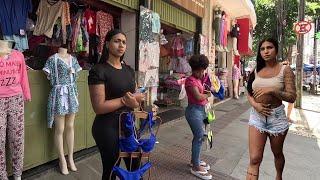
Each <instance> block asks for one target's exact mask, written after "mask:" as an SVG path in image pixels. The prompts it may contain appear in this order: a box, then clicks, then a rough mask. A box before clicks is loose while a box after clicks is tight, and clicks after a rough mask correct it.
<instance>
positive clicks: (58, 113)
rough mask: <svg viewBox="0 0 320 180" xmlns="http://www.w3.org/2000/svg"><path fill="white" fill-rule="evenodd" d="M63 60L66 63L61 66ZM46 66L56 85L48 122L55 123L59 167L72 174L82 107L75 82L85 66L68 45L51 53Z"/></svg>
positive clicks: (75, 168) (51, 96)
mask: <svg viewBox="0 0 320 180" xmlns="http://www.w3.org/2000/svg"><path fill="white" fill-rule="evenodd" d="M59 60H61V61H59ZM59 63H63V64H64V65H62V64H60V66H59ZM58 67H60V69H59V68H58ZM56 69H57V70H58V72H56ZM43 70H44V71H45V73H46V74H47V76H48V79H50V81H51V85H52V86H53V88H52V90H51V93H50V96H49V103H48V126H49V128H51V127H52V126H53V123H54V130H55V133H54V144H55V147H56V149H57V152H58V157H59V167H60V170H61V173H62V174H64V175H67V174H69V170H68V167H69V169H70V170H71V171H77V167H76V166H75V163H74V159H73V148H74V119H75V113H76V112H77V111H78V108H79V103H78V93H77V87H76V84H75V83H76V78H77V74H78V72H79V71H80V70H81V67H80V66H79V64H78V61H77V59H76V58H75V57H73V56H71V55H70V54H69V53H68V49H66V48H64V47H62V48H59V51H58V53H56V54H54V55H53V56H51V57H49V59H48V60H47V62H46V65H45V67H44V69H43ZM52 99H53V100H52ZM50 100H51V101H50ZM64 133H65V138H66V139H65V140H66V144H67V148H68V161H66V158H65V156H64V148H63V140H64V139H63V137H64V136H63V134H64Z"/></svg>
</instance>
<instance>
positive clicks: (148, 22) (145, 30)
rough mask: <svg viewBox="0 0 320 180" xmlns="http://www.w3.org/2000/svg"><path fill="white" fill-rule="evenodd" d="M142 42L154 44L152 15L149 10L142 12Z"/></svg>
mask: <svg viewBox="0 0 320 180" xmlns="http://www.w3.org/2000/svg"><path fill="white" fill-rule="evenodd" d="M140 40H141V41H144V42H153V41H154V39H153V34H152V13H151V11H150V10H148V9H143V10H141V11H140Z"/></svg>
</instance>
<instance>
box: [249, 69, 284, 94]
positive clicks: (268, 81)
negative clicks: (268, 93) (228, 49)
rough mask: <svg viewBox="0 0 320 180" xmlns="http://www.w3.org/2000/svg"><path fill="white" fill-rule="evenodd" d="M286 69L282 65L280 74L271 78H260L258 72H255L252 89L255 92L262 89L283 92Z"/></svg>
mask: <svg viewBox="0 0 320 180" xmlns="http://www.w3.org/2000/svg"><path fill="white" fill-rule="evenodd" d="M285 67H286V66H284V65H282V67H281V70H280V72H279V74H278V75H276V76H274V77H271V78H262V77H259V75H258V73H257V71H255V79H254V81H253V83H252V89H253V90H255V89H257V88H262V87H275V88H277V90H283V89H284V75H283V71H284V69H285Z"/></svg>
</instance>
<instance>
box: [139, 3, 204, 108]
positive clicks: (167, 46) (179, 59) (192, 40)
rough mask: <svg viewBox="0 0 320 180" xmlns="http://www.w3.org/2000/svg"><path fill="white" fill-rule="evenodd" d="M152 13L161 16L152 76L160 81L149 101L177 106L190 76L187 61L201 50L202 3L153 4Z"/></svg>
mask: <svg viewBox="0 0 320 180" xmlns="http://www.w3.org/2000/svg"><path fill="white" fill-rule="evenodd" d="M199 2H200V4H199ZM151 9H152V10H153V11H154V12H156V13H157V14H159V16H160V22H161V31H160V34H159V35H158V38H157V42H158V44H159V54H160V57H157V58H158V59H159V62H158V64H159V66H158V69H157V72H154V73H156V74H157V77H156V78H158V79H159V81H158V83H156V84H154V85H153V86H151V87H150V89H151V90H150V99H151V102H154V103H155V104H157V105H159V106H161V107H163V106H164V107H167V106H172V105H173V106H180V105H181V104H182V101H181V99H185V98H181V97H180V99H179V94H180V91H181V88H182V86H183V84H184V81H185V79H186V77H187V76H188V75H190V74H191V68H190V66H189V64H188V58H190V56H191V55H193V54H195V53H197V52H199V50H200V41H199V39H200V32H201V19H202V17H203V13H204V11H203V10H204V6H203V1H202V0H200V1H193V2H192V3H186V2H185V1H178V0H172V1H160V0H159V1H152V4H151ZM140 64H143V63H141V62H140ZM139 70H141V67H140V66H139Z"/></svg>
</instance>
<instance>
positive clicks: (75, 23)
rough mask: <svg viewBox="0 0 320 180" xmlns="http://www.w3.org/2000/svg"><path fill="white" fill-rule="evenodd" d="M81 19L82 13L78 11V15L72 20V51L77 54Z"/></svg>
mask: <svg viewBox="0 0 320 180" xmlns="http://www.w3.org/2000/svg"><path fill="white" fill-rule="evenodd" d="M81 19H82V12H81V11H78V12H77V14H76V15H75V16H74V17H73V19H72V38H71V39H72V40H71V51H72V52H76V49H77V41H78V38H79V35H80V33H81Z"/></svg>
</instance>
